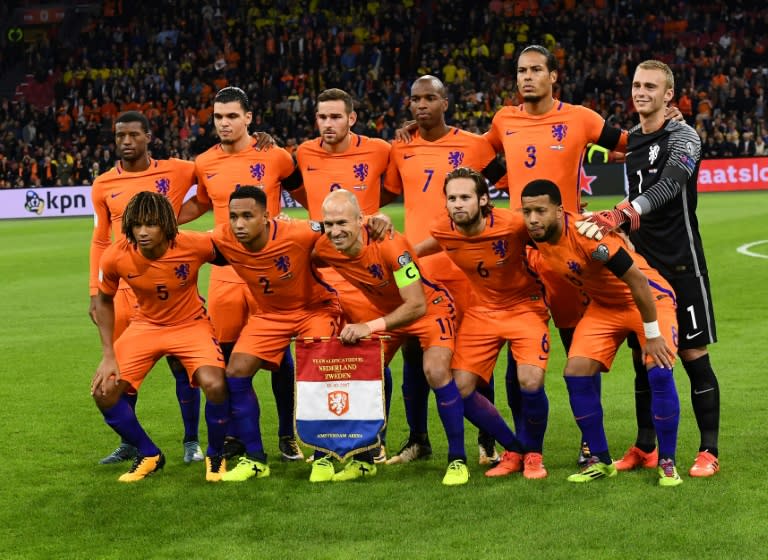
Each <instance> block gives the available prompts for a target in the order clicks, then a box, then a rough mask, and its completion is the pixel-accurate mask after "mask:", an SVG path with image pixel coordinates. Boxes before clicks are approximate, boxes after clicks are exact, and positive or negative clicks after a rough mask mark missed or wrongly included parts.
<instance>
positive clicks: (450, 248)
mask: <svg viewBox="0 0 768 560" xmlns="http://www.w3.org/2000/svg"><path fill="white" fill-rule="evenodd" d="M458 250H459V248H458V247H446V248H445V252H446V253H450V252H451V251H458Z"/></svg>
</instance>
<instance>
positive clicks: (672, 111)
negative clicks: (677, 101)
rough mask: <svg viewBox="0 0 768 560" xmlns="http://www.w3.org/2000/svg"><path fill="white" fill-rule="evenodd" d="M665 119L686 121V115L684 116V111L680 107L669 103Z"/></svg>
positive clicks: (665, 111)
mask: <svg viewBox="0 0 768 560" xmlns="http://www.w3.org/2000/svg"><path fill="white" fill-rule="evenodd" d="M664 120H673V121H678V122H685V117H684V116H683V113H682V112H681V111H680V109H678V108H677V107H675V106H674V105H667V108H666V109H665V110H664Z"/></svg>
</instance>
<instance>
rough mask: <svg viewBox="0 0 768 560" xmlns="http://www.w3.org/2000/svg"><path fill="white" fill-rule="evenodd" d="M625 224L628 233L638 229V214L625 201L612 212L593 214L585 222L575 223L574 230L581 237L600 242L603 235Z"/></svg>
mask: <svg viewBox="0 0 768 560" xmlns="http://www.w3.org/2000/svg"><path fill="white" fill-rule="evenodd" d="M625 222H629V231H635V230H637V229H638V228H639V227H640V214H639V213H638V212H637V210H635V207H634V206H632V204H631V203H630V202H629V201H627V200H623V201H621V202H620V203H619V204H618V205H617V206H616V208H614V209H613V210H603V211H602V212H595V213H594V214H592V215H591V216H589V217H588V218H586V219H585V220H580V221H578V222H576V229H577V231H578V232H579V233H580V234H581V235H583V236H585V237H588V238H589V239H596V240H597V241H600V240H601V239H602V238H603V235H605V234H606V233H608V232H609V231H613V230H615V229H616V228H618V227H619V226H621V224H623V223H625Z"/></svg>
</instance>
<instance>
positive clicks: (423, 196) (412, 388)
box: [384, 75, 505, 464]
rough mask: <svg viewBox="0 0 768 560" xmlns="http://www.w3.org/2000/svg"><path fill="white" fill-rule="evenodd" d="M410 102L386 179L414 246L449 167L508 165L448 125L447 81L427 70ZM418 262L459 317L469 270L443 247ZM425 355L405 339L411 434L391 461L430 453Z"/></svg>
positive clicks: (488, 456)
mask: <svg viewBox="0 0 768 560" xmlns="http://www.w3.org/2000/svg"><path fill="white" fill-rule="evenodd" d="M410 107H411V112H412V114H413V118H414V119H415V120H416V124H417V129H416V130H415V131H414V133H413V136H412V139H411V141H410V142H408V143H405V142H395V143H394V144H393V146H392V153H391V154H390V158H389V167H388V168H387V173H386V176H385V180H384V188H385V189H386V190H385V191H384V193H385V196H386V199H385V201H384V203H386V202H388V201H389V200H391V199H393V198H394V197H395V196H397V195H401V194H402V195H403V198H404V201H405V236H406V238H407V239H408V241H409V242H410V243H411V244H412V245H416V244H417V243H419V242H420V241H422V240H424V239H426V238H427V237H429V233H430V232H429V226H430V224H431V223H432V221H433V220H434V219H435V218H436V217H438V216H440V215H443V213H444V208H445V194H444V192H443V181H444V178H445V176H446V175H447V174H448V173H449V172H450V171H453V170H454V169H456V168H457V167H459V166H464V167H469V168H471V169H475V170H476V171H479V172H482V174H483V175H484V176H485V177H486V178H488V180H489V181H491V183H496V182H498V181H499V179H501V178H502V177H503V176H504V173H505V170H504V167H503V166H502V165H500V164H499V163H498V162H497V161H496V152H495V150H494V149H493V146H491V145H490V144H489V143H488V141H487V140H486V139H485V138H483V137H482V136H478V135H476V134H472V133H470V132H466V131H464V130H461V129H459V128H455V127H452V126H448V125H447V124H446V122H445V112H446V110H447V109H448V96H447V94H446V91H445V85H444V84H443V83H442V82H441V81H440V80H439V79H438V78H436V77H434V76H429V75H427V76H421V77H420V78H418V79H417V80H416V81H414V82H413V85H412V86H411V96H410ZM420 262H421V266H422V272H423V273H424V275H425V276H427V277H428V278H432V279H434V280H436V281H438V282H440V283H441V284H443V285H444V286H445V287H446V288H448V291H450V292H451V294H453V295H454V298H455V301H456V308H457V316H458V317H459V322H460V321H461V314H462V312H463V310H464V309H466V308H467V307H468V306H469V305H470V301H471V297H472V286H471V284H470V283H469V281H468V280H467V277H466V275H465V274H464V273H463V272H462V271H461V270H459V268H457V267H456V265H455V264H454V263H453V261H452V260H451V259H450V258H448V256H447V255H446V254H445V253H442V252H438V253H437V254H434V255H430V256H427V257H424V258H422V259H420ZM421 358H422V357H421V349H420V347H419V344H418V341H416V340H413V339H411V340H408V341H406V342H405V345H404V346H403V401H404V403H405V410H406V418H407V420H408V425H409V427H410V435H409V437H408V441H407V442H406V444H405V445H404V446H403V448H402V449H401V450H400V452H399V453H398V454H397V455H395V456H394V457H392V458H391V459H390V460H389V461H388V462H389V463H407V462H409V461H412V460H414V459H418V458H423V457H427V456H429V455H430V453H431V446H430V445H429V439H428V437H427V401H428V395H429V385H427V383H426V379H425V377H424V373H423V372H422V371H421V362H422V359H421ZM481 390H482V391H483V392H484V395H485V396H486V397H488V398H489V399H490V400H491V401H492V400H493V391H492V389H491V388H490V386H488V385H485V384H483V386H482V387H481ZM489 393H490V394H489ZM478 444H479V452H480V463H481V464H488V463H494V462H497V461H498V460H499V457H498V454H497V453H496V449H495V448H494V444H493V439H492V438H490V437H489V436H488V435H487V434H482V432H481V434H480V435H479V437H478Z"/></svg>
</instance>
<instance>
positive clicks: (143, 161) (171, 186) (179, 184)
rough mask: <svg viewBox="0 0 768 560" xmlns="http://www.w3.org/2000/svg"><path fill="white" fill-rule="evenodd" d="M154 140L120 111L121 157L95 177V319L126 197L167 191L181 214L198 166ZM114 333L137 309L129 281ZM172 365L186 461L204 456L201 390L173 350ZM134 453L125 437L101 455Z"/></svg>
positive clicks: (140, 119)
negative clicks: (154, 150)
mask: <svg viewBox="0 0 768 560" xmlns="http://www.w3.org/2000/svg"><path fill="white" fill-rule="evenodd" d="M150 140H151V132H150V129H149V121H148V120H147V118H146V117H145V116H144V115H143V114H141V113H139V112H137V111H127V112H125V113H122V114H121V115H120V116H119V117H118V118H117V120H116V122H115V145H116V146H117V152H118V154H119V156H120V160H119V161H118V162H117V164H116V165H115V167H113V168H112V169H110V170H109V171H107V172H106V173H103V174H101V175H99V176H98V177H97V178H96V180H95V181H94V182H93V188H92V189H91V199H92V202H93V225H94V227H93V236H92V238H91V248H90V276H89V293H90V305H89V309H88V314H89V315H90V316H91V319H92V320H93V321H94V323H95V322H96V317H95V310H96V297H97V294H98V287H99V283H98V269H99V259H101V256H102V255H103V254H104V251H106V250H107V248H108V247H109V246H110V245H111V244H112V241H113V237H114V241H119V240H121V239H122V238H123V234H122V219H123V213H124V212H125V207H126V205H127V204H128V201H130V200H131V198H133V196H134V195H135V194H137V193H139V192H144V191H150V192H157V193H160V194H162V195H163V196H165V197H167V198H168V200H169V201H170V202H171V205H172V207H173V210H174V212H176V213H177V214H178V212H179V210H180V208H181V205H182V202H183V201H184V196H185V195H186V194H187V192H188V191H189V189H190V187H191V186H192V185H194V184H195V166H194V164H193V163H192V162H190V161H184V160H180V159H175V158H172V159H168V160H159V159H154V158H151V157H150V156H149V154H148V153H147V146H148V145H149V142H150ZM114 301H115V321H116V322H115V329H114V333H115V338H117V337H118V336H120V334H122V332H123V331H124V330H125V329H126V327H127V326H128V323H129V322H130V320H131V317H132V316H133V315H134V313H135V312H136V306H137V303H136V296H135V295H134V294H133V291H132V290H131V289H130V287H129V286H128V284H127V283H126V282H125V281H121V282H120V286H119V289H118V291H117V292H116V294H115V298H114ZM167 360H168V366H169V367H170V368H171V372H172V373H173V376H174V378H175V379H176V396H177V398H178V401H179V407H180V409H181V417H182V420H183V422H184V439H183V442H184V462H185V463H190V462H192V461H202V460H203V452H202V450H201V449H200V445H199V443H198V424H199V421H200V390H199V389H197V388H196V387H192V386H191V385H190V384H189V377H188V375H187V371H186V370H185V369H184V367H183V366H182V365H181V364H180V363H179V361H178V360H176V359H175V358H173V357H172V356H169V357H168V358H167ZM121 398H122V399H124V400H126V401H127V402H128V404H129V405H130V406H131V407H133V408H135V406H136V394H135V393H133V392H131V391H130V390H129V391H127V392H126V393H124V394H123V396H122V397H121ZM135 457H136V449H135V448H134V447H132V446H131V445H128V444H127V443H126V442H121V443H120V445H119V446H118V447H117V448H116V449H115V450H114V451H113V452H112V453H111V454H109V455H107V456H106V457H104V458H103V459H101V461H100V463H101V464H110V463H119V462H121V461H127V460H130V459H133V458H135Z"/></svg>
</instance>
